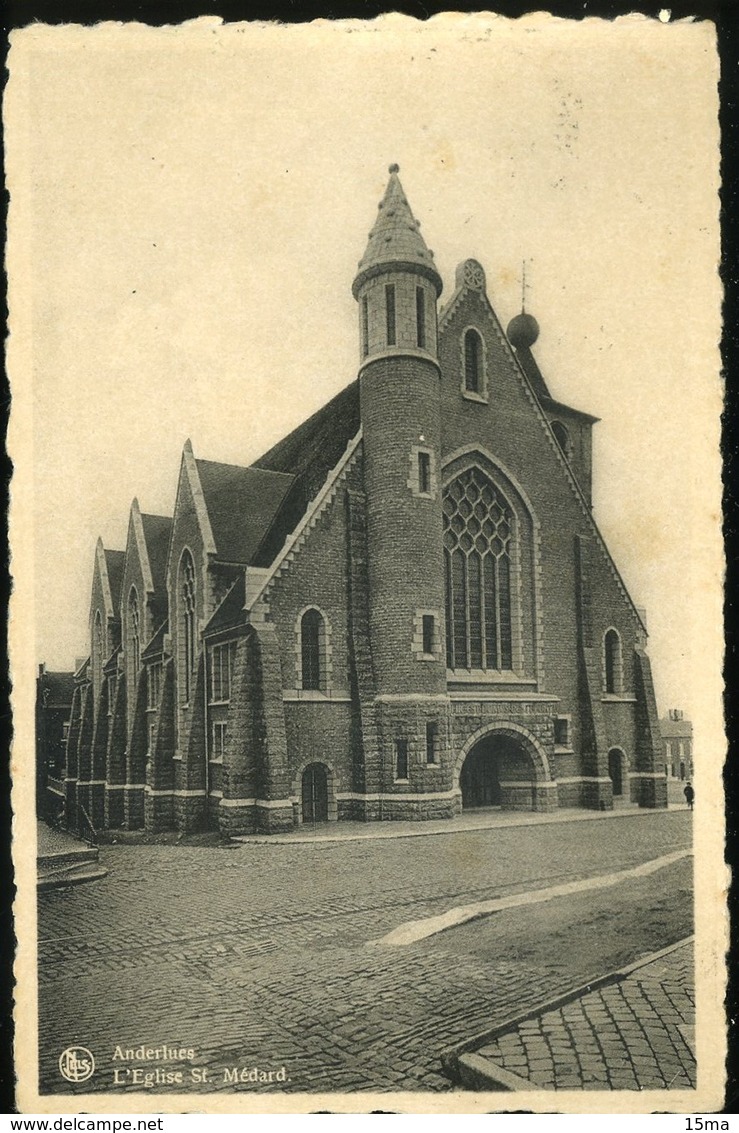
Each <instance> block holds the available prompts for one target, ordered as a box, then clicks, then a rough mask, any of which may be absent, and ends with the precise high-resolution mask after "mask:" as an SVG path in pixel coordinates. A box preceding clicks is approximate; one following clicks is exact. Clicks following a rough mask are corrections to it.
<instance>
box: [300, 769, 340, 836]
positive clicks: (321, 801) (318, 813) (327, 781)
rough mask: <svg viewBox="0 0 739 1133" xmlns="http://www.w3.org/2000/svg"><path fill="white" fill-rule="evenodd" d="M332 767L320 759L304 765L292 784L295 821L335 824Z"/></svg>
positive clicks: (335, 807) (334, 787)
mask: <svg viewBox="0 0 739 1133" xmlns="http://www.w3.org/2000/svg"><path fill="white" fill-rule="evenodd" d="M337 811H338V808H337V802H336V784H335V776H334V771H333V768H332V767H331V766H330V764H328V763H326V762H324V761H323V760H320V759H309V760H306V762H305V763H303V764H302V765H301V766H300V767H299V769H298V772H297V775H296V776H295V779H294V781H293V815H294V822H295V824H296V825H298V826H300V825H302V824H303V823H306V824H307V823H310V824H314V823H317V822H336V819H337V818H338V813H337Z"/></svg>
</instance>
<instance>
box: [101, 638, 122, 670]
mask: <svg viewBox="0 0 739 1133" xmlns="http://www.w3.org/2000/svg"><path fill="white" fill-rule="evenodd" d="M122 648H123V647H122V646H121V645H116V647H115V649H114V650H113V652H112V653H111V655H110V657H109V658H108V660H107V661H106V662H105V664H104V665H103V672H104V673H105V674H106V675H107V674H108V673H115V672H117V670H118V654H119V653H120V652H121V651H122Z"/></svg>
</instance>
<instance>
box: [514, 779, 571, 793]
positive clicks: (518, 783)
mask: <svg viewBox="0 0 739 1133" xmlns="http://www.w3.org/2000/svg"><path fill="white" fill-rule="evenodd" d="M562 781H563V780H562V779H558V780H554V779H544V780H542V781H541V782H540V781H539V780H538V779H501V780H500V786H501V790H502V789H503V788H504V787H536V789H537V791H538V789H539V787H546V788H547V789H549V788H552V789H555V788H556V786H557V783H561V782H562Z"/></svg>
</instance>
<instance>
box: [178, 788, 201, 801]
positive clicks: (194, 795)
mask: <svg viewBox="0 0 739 1133" xmlns="http://www.w3.org/2000/svg"><path fill="white" fill-rule="evenodd" d="M172 794H173V795H174V797H175V798H176V799H204V798H205V791H187V790H179V791H173V792H172Z"/></svg>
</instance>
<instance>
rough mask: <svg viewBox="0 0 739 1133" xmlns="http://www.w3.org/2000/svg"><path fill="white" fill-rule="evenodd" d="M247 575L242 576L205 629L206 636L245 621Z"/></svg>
mask: <svg viewBox="0 0 739 1133" xmlns="http://www.w3.org/2000/svg"><path fill="white" fill-rule="evenodd" d="M245 600H246V575H245V574H240V575H239V577H238V578H237V579H236V581H235V582H234V584H233V586H232V587H231V589H230V590H229V592H228V593H227V595H226V597H225V598H224V599H223V601H222V602H221V604H220V606H218V608H217V609H216V611H215V613H214V614H213V617H212V618H211V619H210V621H209V622H208V624H207V625H206V627H205V629H204V631H203V632H204V633H205V634H211V633H215V632H217V631H218V630H220V629H228V628H229V627H230V626H233V625H236V624H238V623H239V622H241V621H243V620H244V603H245Z"/></svg>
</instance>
